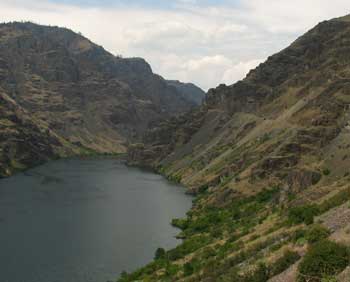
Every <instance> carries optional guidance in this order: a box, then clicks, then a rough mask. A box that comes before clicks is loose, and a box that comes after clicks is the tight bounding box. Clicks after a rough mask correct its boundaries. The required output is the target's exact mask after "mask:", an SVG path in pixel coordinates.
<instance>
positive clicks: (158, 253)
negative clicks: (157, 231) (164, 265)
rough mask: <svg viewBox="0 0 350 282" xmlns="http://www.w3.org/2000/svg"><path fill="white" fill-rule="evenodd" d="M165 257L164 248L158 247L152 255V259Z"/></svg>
mask: <svg viewBox="0 0 350 282" xmlns="http://www.w3.org/2000/svg"><path fill="white" fill-rule="evenodd" d="M164 258H165V250H164V249H163V248H158V249H157V250H156V253H155V255H154V259H155V260H157V259H164Z"/></svg>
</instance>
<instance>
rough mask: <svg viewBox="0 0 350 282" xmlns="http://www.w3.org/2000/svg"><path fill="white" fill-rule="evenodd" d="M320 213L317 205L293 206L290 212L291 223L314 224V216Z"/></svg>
mask: <svg viewBox="0 0 350 282" xmlns="http://www.w3.org/2000/svg"><path fill="white" fill-rule="evenodd" d="M318 214H319V208H318V207H317V206H316V205H306V206H298V207H293V208H291V209H290V210H289V212H288V219H289V223H291V224H300V223H305V224H308V225H309V224H312V223H314V217H315V216H316V215H318Z"/></svg>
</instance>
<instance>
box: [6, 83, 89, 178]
mask: <svg viewBox="0 0 350 282" xmlns="http://www.w3.org/2000/svg"><path fill="white" fill-rule="evenodd" d="M79 153H84V151H83V150H81V149H79V148H77V147H75V146H73V145H69V144H67V142H65V140H63V139H61V138H60V137H58V136H57V135H56V134H55V133H54V132H52V131H51V130H49V129H48V128H47V125H45V124H44V123H42V122H41V121H38V120H35V119H33V118H32V117H30V116H29V115H28V113H27V112H26V111H25V110H24V109H23V108H21V107H20V106H18V104H17V103H16V102H15V101H14V100H12V99H11V98H10V97H9V96H7V95H6V94H5V93H3V90H2V89H1V88H0V177H4V176H9V175H11V174H12V173H13V172H15V171H16V170H21V169H25V168H28V167H30V166H33V165H37V164H41V163H42V162H45V161H47V160H49V159H53V158H58V157H59V156H65V155H71V154H79Z"/></svg>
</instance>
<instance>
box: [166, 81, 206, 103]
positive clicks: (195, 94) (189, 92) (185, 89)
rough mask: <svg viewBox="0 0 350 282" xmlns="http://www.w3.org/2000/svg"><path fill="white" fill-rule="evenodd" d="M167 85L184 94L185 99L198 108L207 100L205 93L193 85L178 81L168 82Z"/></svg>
mask: <svg viewBox="0 0 350 282" xmlns="http://www.w3.org/2000/svg"><path fill="white" fill-rule="evenodd" d="M167 83H168V85H170V86H173V87H175V88H176V89H177V90H178V91H179V92H180V93H182V95H183V96H184V98H185V99H189V100H190V101H192V102H194V103H195V104H196V105H198V106H199V105H201V104H202V102H203V100H204V98H205V92H204V91H203V90H202V89H200V88H199V87H198V86H196V85H194V84H193V83H183V82H181V81H178V80H167Z"/></svg>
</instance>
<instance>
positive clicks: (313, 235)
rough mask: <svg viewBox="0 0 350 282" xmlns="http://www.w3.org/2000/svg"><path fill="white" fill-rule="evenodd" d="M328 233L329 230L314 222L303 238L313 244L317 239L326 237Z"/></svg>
mask: <svg viewBox="0 0 350 282" xmlns="http://www.w3.org/2000/svg"><path fill="white" fill-rule="evenodd" d="M329 234H330V232H329V230H328V229H327V228H326V227H324V226H322V225H319V224H315V225H313V226H311V228H310V229H309V230H307V231H306V234H305V238H306V240H307V241H308V242H309V243H311V244H314V243H317V242H318V241H321V240H323V239H326V238H328V236H329Z"/></svg>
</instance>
